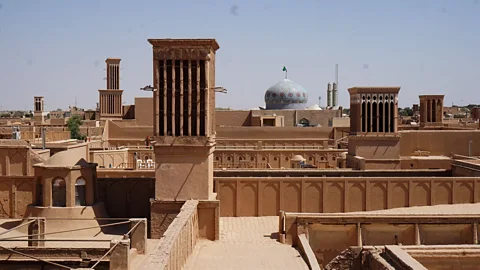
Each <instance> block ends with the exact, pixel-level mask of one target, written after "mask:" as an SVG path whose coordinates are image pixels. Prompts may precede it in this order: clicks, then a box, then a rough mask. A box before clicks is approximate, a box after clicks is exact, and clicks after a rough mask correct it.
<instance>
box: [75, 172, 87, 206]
mask: <svg viewBox="0 0 480 270" xmlns="http://www.w3.org/2000/svg"><path fill="white" fill-rule="evenodd" d="M86 184H87V183H86V182H85V179H83V178H78V179H77V181H76V182H75V205H76V206H85V205H87V202H86V200H85V186H86Z"/></svg>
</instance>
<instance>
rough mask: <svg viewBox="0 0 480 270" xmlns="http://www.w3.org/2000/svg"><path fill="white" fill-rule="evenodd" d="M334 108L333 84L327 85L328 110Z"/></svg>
mask: <svg viewBox="0 0 480 270" xmlns="http://www.w3.org/2000/svg"><path fill="white" fill-rule="evenodd" d="M330 107H332V84H331V83H328V84H327V108H330Z"/></svg>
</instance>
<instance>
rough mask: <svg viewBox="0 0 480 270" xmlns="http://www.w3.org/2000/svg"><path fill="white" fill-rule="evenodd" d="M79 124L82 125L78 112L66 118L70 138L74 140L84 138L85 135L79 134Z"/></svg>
mask: <svg viewBox="0 0 480 270" xmlns="http://www.w3.org/2000/svg"><path fill="white" fill-rule="evenodd" d="M81 125H83V121H82V118H80V115H78V114H75V115H73V116H72V117H70V118H69V119H68V121H67V128H68V130H70V138H72V139H76V140H85V137H84V136H83V135H82V134H80V126H81Z"/></svg>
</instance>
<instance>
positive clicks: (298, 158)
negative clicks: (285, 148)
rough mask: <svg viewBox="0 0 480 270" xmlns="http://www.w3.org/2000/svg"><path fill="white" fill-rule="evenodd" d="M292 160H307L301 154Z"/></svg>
mask: <svg viewBox="0 0 480 270" xmlns="http://www.w3.org/2000/svg"><path fill="white" fill-rule="evenodd" d="M291 160H292V161H305V159H304V158H303V157H302V156H301V155H295V156H293V158H292V159H291Z"/></svg>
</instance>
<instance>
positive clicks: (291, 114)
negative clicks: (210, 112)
mask: <svg viewBox="0 0 480 270" xmlns="http://www.w3.org/2000/svg"><path fill="white" fill-rule="evenodd" d="M215 114H216V119H217V120H216V125H217V126H226V127H228V126H232V127H239V126H244V127H246V126H266V124H264V121H262V119H263V118H265V119H266V118H267V117H274V118H273V119H274V120H275V124H274V125H273V126H277V127H278V126H282V127H295V126H297V125H299V124H307V125H310V126H318V125H319V126H321V127H332V126H333V119H334V118H341V117H342V110H341V109H340V110H308V109H306V110H249V111H240V110H218V111H216V113H215ZM275 117H276V118H275ZM278 117H282V121H281V122H280V119H279V118H278ZM280 123H281V124H280Z"/></svg>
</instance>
